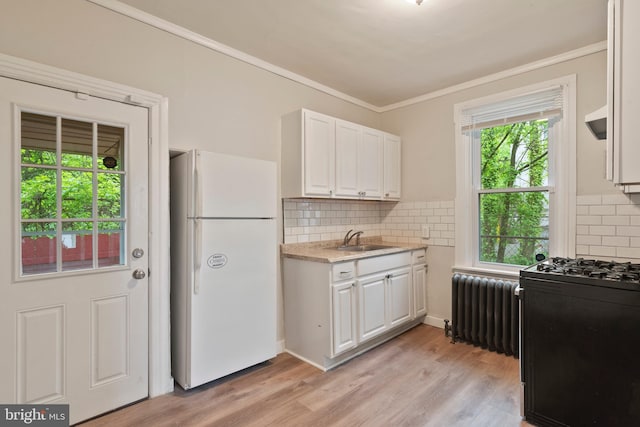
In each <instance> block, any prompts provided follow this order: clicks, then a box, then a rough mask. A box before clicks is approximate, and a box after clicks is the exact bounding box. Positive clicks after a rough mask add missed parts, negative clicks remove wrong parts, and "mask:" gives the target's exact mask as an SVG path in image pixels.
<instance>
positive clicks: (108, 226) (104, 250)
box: [98, 221, 125, 267]
mask: <svg viewBox="0 0 640 427" xmlns="http://www.w3.org/2000/svg"><path fill="white" fill-rule="evenodd" d="M98 225H99V227H100V229H99V230H98V266H99V267H109V266H112V265H123V264H124V261H125V257H124V223H123V222H116V221H109V222H100V223H98Z"/></svg>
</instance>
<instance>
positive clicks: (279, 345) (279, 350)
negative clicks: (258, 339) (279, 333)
mask: <svg viewBox="0 0 640 427" xmlns="http://www.w3.org/2000/svg"><path fill="white" fill-rule="evenodd" d="M276 352H277V353H278V354H280V353H284V340H278V341H276Z"/></svg>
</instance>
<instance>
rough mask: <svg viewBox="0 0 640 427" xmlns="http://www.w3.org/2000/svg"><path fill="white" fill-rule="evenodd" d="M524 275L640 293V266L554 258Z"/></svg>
mask: <svg viewBox="0 0 640 427" xmlns="http://www.w3.org/2000/svg"><path fill="white" fill-rule="evenodd" d="M520 276H521V277H537V278H541V279H547V280H560V281H566V282H571V283H578V284H584V285H591V286H604V287H608V288H617V289H625V290H633V291H640V264H634V263H630V262H616V261H603V260H597V259H584V258H560V257H553V258H550V259H548V260H545V261H543V262H540V263H538V264H535V265H533V266H531V267H528V268H525V269H524V270H522V271H521V273H520Z"/></svg>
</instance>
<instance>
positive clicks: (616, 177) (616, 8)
mask: <svg viewBox="0 0 640 427" xmlns="http://www.w3.org/2000/svg"><path fill="white" fill-rule="evenodd" d="M639 21H640V2H639V1H637V0H609V26H608V28H609V32H608V50H607V51H608V61H607V62H608V64H607V65H608V66H607V79H608V82H607V98H608V99H607V106H608V114H607V116H608V118H607V178H609V179H611V180H612V181H613V183H614V184H619V185H623V188H624V190H625V191H626V192H640V168H639V167H638V165H637V161H638V159H639V158H640V143H639V142H638V131H637V129H636V123H635V122H636V120H637V118H638V117H639V116H640V103H639V102H638V99H640V77H639V76H640V55H638V52H639V51H640V26H638V22H639Z"/></svg>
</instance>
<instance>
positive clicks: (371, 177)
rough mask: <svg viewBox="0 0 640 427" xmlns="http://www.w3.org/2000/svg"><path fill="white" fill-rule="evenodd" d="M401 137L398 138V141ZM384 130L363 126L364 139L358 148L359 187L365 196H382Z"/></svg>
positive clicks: (378, 197) (377, 197)
mask: <svg viewBox="0 0 640 427" xmlns="http://www.w3.org/2000/svg"><path fill="white" fill-rule="evenodd" d="M399 140H400V138H398V141H399ZM382 141H383V139H382V132H380V131H379V130H375V129H371V128H365V127H363V128H362V139H361V140H360V146H359V148H358V188H359V189H360V191H361V194H360V196H361V197H363V198H367V199H370V198H374V199H380V198H381V197H382V175H383V167H384V162H383V156H384V150H383V145H382Z"/></svg>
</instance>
